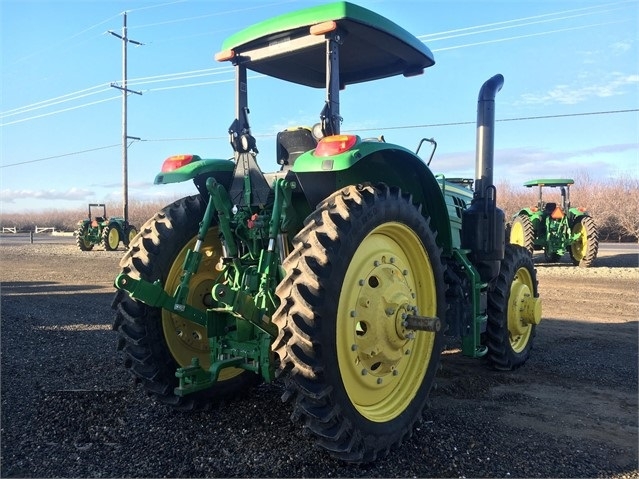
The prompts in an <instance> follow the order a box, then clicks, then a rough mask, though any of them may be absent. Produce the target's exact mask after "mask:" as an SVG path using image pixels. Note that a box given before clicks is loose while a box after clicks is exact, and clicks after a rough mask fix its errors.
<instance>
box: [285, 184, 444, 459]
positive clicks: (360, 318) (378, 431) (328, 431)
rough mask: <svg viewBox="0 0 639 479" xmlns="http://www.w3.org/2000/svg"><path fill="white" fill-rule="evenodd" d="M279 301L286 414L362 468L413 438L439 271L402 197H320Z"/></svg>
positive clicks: (376, 192)
mask: <svg viewBox="0 0 639 479" xmlns="http://www.w3.org/2000/svg"><path fill="white" fill-rule="evenodd" d="M294 243H295V248H294V250H293V252H292V253H291V254H290V255H289V257H288V258H287V259H286V261H285V262H284V265H283V266H284V269H285V270H286V271H287V275H286V277H285V278H284V280H283V281H282V282H281V283H280V285H279V286H278V288H277V290H276V294H277V296H278V298H279V299H280V307H279V308H278V310H277V311H276V312H275V314H274V317H273V322H274V323H275V324H276V325H277V326H278V328H279V336H278V337H277V339H276V341H275V342H274V344H273V350H274V351H275V352H276V353H277V354H278V356H279V357H280V361H281V367H283V368H284V370H285V371H287V372H288V377H287V393H286V394H285V398H286V396H294V397H295V403H294V412H293V416H292V418H293V419H296V420H299V421H301V422H302V423H303V424H304V425H305V426H306V427H307V428H308V430H309V431H310V432H311V434H312V435H314V436H315V438H316V440H317V443H318V444H319V445H320V446H321V447H323V448H324V449H326V450H328V451H330V452H331V454H332V455H333V456H335V457H337V458H339V459H341V460H345V461H349V462H369V461H372V460H374V459H376V458H377V457H380V456H384V455H386V454H387V453H388V451H389V450H390V448H391V447H393V446H397V445H399V444H401V442H402V441H403V440H404V439H406V438H407V437H410V436H411V434H412V432H413V428H414V426H415V424H416V423H417V422H420V421H421V418H422V411H423V409H424V407H425V405H426V400H427V397H428V394H429V391H430V388H431V386H432V384H433V381H434V379H435V374H436V370H437V367H438V363H439V358H440V354H441V350H442V347H443V340H444V337H443V330H444V327H442V328H441V330H440V331H436V332H426V331H408V330H406V328H405V327H404V325H403V321H404V320H403V319H402V315H405V314H410V313H411V312H412V311H411V308H413V307H415V308H416V310H417V312H418V313H417V314H419V315H421V316H428V317H438V318H441V319H442V320H443V319H444V318H445V311H446V301H445V283H444V265H443V262H442V260H441V252H440V248H439V247H438V246H437V244H436V242H435V234H434V233H433V232H432V231H431V229H430V227H429V222H428V221H427V220H426V219H425V218H424V217H423V216H422V214H421V213H420V209H419V208H417V207H416V206H415V205H413V204H412V201H411V197H410V195H404V194H402V193H401V191H400V190H399V189H398V188H389V187H387V186H385V185H379V186H378V187H375V188H374V187H372V186H357V187H355V186H349V187H346V188H344V189H342V190H340V191H338V192H336V193H334V194H333V195H331V196H330V197H328V198H327V199H326V200H325V201H324V202H323V203H322V204H321V205H319V206H318V208H317V209H316V211H315V212H314V213H313V214H312V215H311V216H310V217H309V219H307V222H306V226H305V227H304V228H303V229H302V231H300V233H299V234H298V235H297V236H296V238H295V240H294Z"/></svg>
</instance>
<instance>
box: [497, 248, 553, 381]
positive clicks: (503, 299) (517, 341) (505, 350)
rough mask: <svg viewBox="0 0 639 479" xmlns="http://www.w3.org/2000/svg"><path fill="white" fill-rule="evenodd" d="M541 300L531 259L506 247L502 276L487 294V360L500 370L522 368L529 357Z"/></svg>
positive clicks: (538, 318)
mask: <svg viewBox="0 0 639 479" xmlns="http://www.w3.org/2000/svg"><path fill="white" fill-rule="evenodd" d="M540 321H541V301H540V299H539V293H538V292H537V274H536V271H535V267H534V265H533V262H532V258H531V256H530V255H529V254H528V252H527V251H526V249H525V248H523V247H521V246H519V245H512V244H509V245H506V248H505V254H504V259H503V260H502V262H501V268H500V270H499V275H498V276H497V279H496V280H495V283H494V284H493V285H492V288H491V289H490V290H489V292H488V323H487V325H486V333H485V338H486V346H487V347H488V354H487V359H488V361H489V363H490V364H491V366H492V367H493V368H495V369H498V370H506V371H507V370H513V369H517V368H519V367H521V366H522V365H523V364H524V363H525V362H526V361H527V360H528V358H529V357H530V353H531V350H532V347H533V339H534V338H535V334H536V327H537V324H539V322H540Z"/></svg>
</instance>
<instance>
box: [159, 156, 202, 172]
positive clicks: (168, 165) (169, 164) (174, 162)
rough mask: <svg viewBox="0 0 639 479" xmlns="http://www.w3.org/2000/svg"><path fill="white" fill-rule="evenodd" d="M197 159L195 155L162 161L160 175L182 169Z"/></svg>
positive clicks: (173, 157)
mask: <svg viewBox="0 0 639 479" xmlns="http://www.w3.org/2000/svg"><path fill="white" fill-rule="evenodd" d="M199 159H200V157H199V156H197V155H174V156H169V157H168V158H167V159H166V160H164V163H162V173H167V172H169V171H173V170H177V169H178V168H182V167H183V166H184V165H188V164H189V163H192V162H194V161H197V160H199Z"/></svg>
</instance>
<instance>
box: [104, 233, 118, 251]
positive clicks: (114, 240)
mask: <svg viewBox="0 0 639 479" xmlns="http://www.w3.org/2000/svg"><path fill="white" fill-rule="evenodd" d="M107 241H108V242H109V247H110V248H111V249H116V248H117V247H118V243H120V233H118V229H117V228H111V229H110V230H109V236H108V238H107Z"/></svg>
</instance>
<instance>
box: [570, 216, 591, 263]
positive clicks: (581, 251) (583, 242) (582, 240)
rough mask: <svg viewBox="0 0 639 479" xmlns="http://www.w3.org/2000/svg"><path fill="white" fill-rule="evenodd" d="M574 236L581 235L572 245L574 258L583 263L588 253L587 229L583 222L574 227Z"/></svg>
mask: <svg viewBox="0 0 639 479" xmlns="http://www.w3.org/2000/svg"><path fill="white" fill-rule="evenodd" d="M572 234H573V235H576V234H579V239H578V240H577V241H575V242H574V243H572V244H571V245H570V249H571V251H572V257H573V258H574V259H575V260H576V261H581V260H582V259H583V258H584V256H586V252H587V251H588V236H587V235H586V228H585V227H584V225H583V224H582V223H581V221H580V222H578V223H576V224H575V225H574V226H573V227H572Z"/></svg>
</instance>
